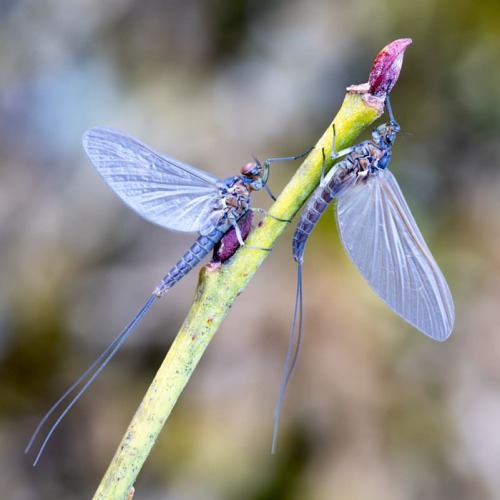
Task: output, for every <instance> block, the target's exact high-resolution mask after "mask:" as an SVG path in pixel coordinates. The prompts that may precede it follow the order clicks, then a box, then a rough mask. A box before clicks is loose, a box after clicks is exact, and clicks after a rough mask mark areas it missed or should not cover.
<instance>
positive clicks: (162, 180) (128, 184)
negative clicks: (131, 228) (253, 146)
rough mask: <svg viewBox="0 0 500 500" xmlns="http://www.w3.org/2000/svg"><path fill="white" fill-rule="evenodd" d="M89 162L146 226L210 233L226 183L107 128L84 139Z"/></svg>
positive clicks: (85, 135)
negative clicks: (211, 215) (214, 210)
mask: <svg viewBox="0 0 500 500" xmlns="http://www.w3.org/2000/svg"><path fill="white" fill-rule="evenodd" d="M82 142H83V147H84V149H85V152H86V153H87V156H88V157H89V159H90V161H91V162H92V163H93V164H94V166H95V168H96V169H97V171H98V172H99V174H101V176H102V177H103V178H104V180H105V181H106V183H107V184H108V185H109V186H110V187H111V189H113V191H114V192H115V193H116V194H117V195H118V196H119V197H120V198H121V199H122V200H123V201H124V202H125V203H126V204H127V205H128V206H129V207H131V208H132V209H133V210H135V211H136V212H137V213H138V214H139V215H141V216H142V217H144V218H145V219H146V220H148V221H150V222H153V223H155V224H158V225H159V226H162V227H164V228H167V229H169V230H171V231H180V232H187V233H190V232H193V233H194V232H199V231H200V230H202V229H203V228H205V227H206V225H207V221H209V219H210V217H209V216H210V212H211V211H212V209H213V207H214V203H215V200H216V199H217V198H218V197H219V196H220V191H219V189H220V188H221V187H223V186H224V185H223V183H222V181H220V180H219V179H217V177H214V176H212V175H210V174H208V173H206V172H203V171H201V170H198V169H197V168H194V167H191V166H189V165H186V164H185V163H182V162H180V161H178V160H176V159H174V158H171V157H169V156H167V155H165V154H163V153H159V152H157V151H155V150H154V149H152V148H150V147H149V146H147V145H145V144H143V143H142V142H140V141H138V140H137V139H135V138H134V137H132V136H130V135H128V134H126V133H125V132H121V131H119V130H115V129H112V128H106V127H96V128H92V129H90V130H88V131H87V132H86V133H85V134H84V136H83V139H82Z"/></svg>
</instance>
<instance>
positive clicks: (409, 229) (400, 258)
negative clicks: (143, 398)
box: [272, 96, 455, 451]
mask: <svg viewBox="0 0 500 500" xmlns="http://www.w3.org/2000/svg"><path fill="white" fill-rule="evenodd" d="M386 106H387V110H388V112H389V121H388V122H387V123H385V124H383V125H380V126H378V127H377V128H375V129H374V131H373V133H372V138H371V140H367V141H364V142H362V143H360V144H358V145H357V146H354V147H351V148H346V149H344V150H342V151H339V152H334V148H333V145H332V153H331V159H332V160H333V161H335V160H337V159H338V158H339V157H342V156H345V158H344V159H343V160H342V161H339V162H338V163H336V164H335V165H334V166H333V167H332V169H331V170H330V171H329V172H328V173H327V174H326V175H325V176H324V177H323V178H322V180H321V183H320V184H319V186H318V187H317V188H316V189H315V191H314V192H313V194H312V195H311V197H310V198H309V200H308V201H307V203H306V205H305V207H304V209H303V211H302V213H301V215H300V218H299V221H298V223H297V226H296V229H295V232H294V235H293V243H292V247H293V258H294V259H295V261H296V262H297V290H296V297H295V310H294V314H293V322H292V330H291V335H290V343H289V347H288V352H287V356H286V361H285V369H284V372H283V378H282V380H281V386H280V390H279V395H278V401H277V403H276V411H275V420H274V433H273V444H272V449H273V451H274V450H275V447H276V436H277V429H278V419H279V414H280V410H281V404H282V401H283V396H284V392H285V389H286V386H287V384H288V382H289V380H290V377H291V375H292V372H293V370H294V367H295V364H296V361H297V356H298V351H299V347H300V342H301V338H302V303H303V302H302V266H303V262H304V248H305V245H306V243H307V239H308V238H309V235H310V233H311V231H312V229H313V228H314V226H315V225H316V223H317V222H318V220H319V218H320V216H321V214H322V213H323V212H324V211H325V210H326V208H327V207H328V205H329V204H330V203H331V202H332V201H333V200H334V199H337V207H336V215H337V225H338V228H339V232H340V237H341V240H342V243H343V245H344V248H345V250H346V252H347V254H348V255H349V257H350V258H351V260H352V261H353V262H354V264H355V265H356V266H357V268H358V269H359V271H360V272H361V274H362V275H363V277H364V278H365V279H366V281H368V283H369V284H370V286H371V287H372V288H373V289H374V290H375V292H376V293H377V294H378V295H379V296H380V298H381V299H382V300H384V302H385V303H386V304H387V305H388V306H389V307H390V308H391V309H392V310H393V311H395V312H396V313H397V314H399V315H400V316H402V317H403V318H404V319H405V320H406V321H407V322H408V323H410V324H411V325H413V326H414V327H415V328H417V329H418V330H420V331H421V332H422V333H424V334H425V335H427V336H429V337H431V338H432V339H434V340H439V341H443V340H446V339H447V338H448V336H449V335H450V333H451V330H452V328H453V323H454V317H455V312H454V306H453V299H452V297H451V293H450V290H449V288H448V285H447V283H446V281H445V279H444V277H443V275H442V273H441V271H440V270H439V267H438V265H437V264H436V262H435V260H434V258H433V257H432V255H431V252H430V250H429V249H428V247H427V245H426V244H425V241H424V239H423V237H422V235H421V233H420V231H419V229H418V227H417V224H416V223H415V220H414V219H413V216H412V214H411V212H410V209H409V207H408V205H407V204H406V201H405V199H404V197H403V194H402V192H401V189H400V188H399V185H398V183H397V181H396V179H395V177H394V176H393V175H392V173H391V172H390V171H389V170H388V168H387V167H388V166H389V162H390V159H391V154H392V146H393V144H394V140H395V139H396V136H397V134H398V133H399V132H400V130H401V129H400V126H399V124H398V123H397V122H396V120H395V119H394V115H393V113H392V108H391V105H390V101H389V97H388V96H387V98H386ZM333 132H334V134H333V135H334V138H333V144H334V143H335V129H334V131H333ZM323 157H324V151H323ZM323 168H324V161H323ZM296 330H298V333H297V339H296V340H295V331H296Z"/></svg>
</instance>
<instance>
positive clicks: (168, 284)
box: [153, 229, 224, 297]
mask: <svg viewBox="0 0 500 500" xmlns="http://www.w3.org/2000/svg"><path fill="white" fill-rule="evenodd" d="M223 235H224V233H223V232H221V231H219V230H218V229H214V230H213V231H212V232H211V233H210V234H208V235H200V236H198V238H197V239H196V241H195V242H194V243H193V244H192V245H191V246H190V247H189V248H188V250H187V251H186V253H185V254H184V255H183V256H182V257H181V258H180V259H179V260H178V262H177V263H176V264H175V266H174V267H172V269H170V271H169V272H168V273H167V274H166V275H165V276H164V278H163V279H162V280H161V282H160V284H159V285H158V286H157V287H156V288H155V290H154V292H153V293H154V294H155V295H156V296H157V297H161V296H162V295H163V294H164V293H165V292H167V291H168V290H170V289H171V288H172V287H173V286H174V285H175V284H176V283H177V282H178V281H180V280H181V279H182V278H184V276H186V274H187V273H189V271H191V269H193V268H194V267H195V266H196V265H198V263H199V262H200V261H201V260H202V259H203V258H204V257H205V256H206V255H208V253H209V252H210V251H211V250H212V249H213V248H214V246H215V245H216V244H217V243H218V242H219V241H220V239H221V238H222V236H223Z"/></svg>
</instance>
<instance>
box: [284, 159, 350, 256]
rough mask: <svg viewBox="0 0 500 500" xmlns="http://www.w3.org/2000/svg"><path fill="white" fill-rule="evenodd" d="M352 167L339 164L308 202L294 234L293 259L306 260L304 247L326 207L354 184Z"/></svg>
mask: <svg viewBox="0 0 500 500" xmlns="http://www.w3.org/2000/svg"><path fill="white" fill-rule="evenodd" d="M346 167H350V163H349V164H346V165H345V166H344V162H341V163H338V164H337V165H336V166H335V167H334V169H335V171H334V172H330V174H329V175H327V177H325V180H326V181H327V182H326V184H324V185H323V184H320V185H319V186H318V187H317V188H316V189H315V190H314V192H313V194H312V195H311V197H310V198H309V200H308V201H307V203H306V205H305V206H304V209H303V210H302V213H301V214H300V218H299V222H298V223H297V226H296V228H295V232H294V233H293V242H292V251H293V258H294V259H295V260H296V261H297V262H299V263H302V262H303V259H304V247H305V245H306V243H307V239H308V238H309V235H310V234H311V231H312V230H313V228H314V226H315V225H316V224H317V222H318V220H319V218H320V217H321V214H322V213H323V212H324V211H325V210H326V207H328V205H329V204H330V203H331V202H332V200H333V199H334V198H336V197H337V196H338V195H339V194H340V193H341V192H342V191H343V190H344V189H346V188H347V187H348V186H350V185H351V184H353V183H354V181H355V179H356V173H355V171H354V170H352V169H351V168H346Z"/></svg>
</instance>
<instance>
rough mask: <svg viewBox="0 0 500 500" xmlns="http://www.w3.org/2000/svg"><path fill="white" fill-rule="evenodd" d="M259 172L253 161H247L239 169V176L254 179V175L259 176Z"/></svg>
mask: <svg viewBox="0 0 500 500" xmlns="http://www.w3.org/2000/svg"><path fill="white" fill-rule="evenodd" d="M259 172H260V165H259V164H258V163H257V162H255V161H249V162H248V163H245V165H243V166H242V167H241V175H244V176H245V177H255V176H256V175H259Z"/></svg>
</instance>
